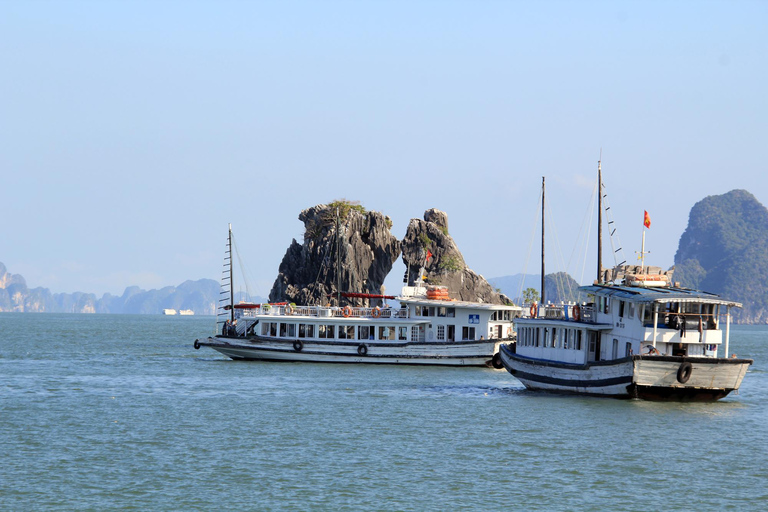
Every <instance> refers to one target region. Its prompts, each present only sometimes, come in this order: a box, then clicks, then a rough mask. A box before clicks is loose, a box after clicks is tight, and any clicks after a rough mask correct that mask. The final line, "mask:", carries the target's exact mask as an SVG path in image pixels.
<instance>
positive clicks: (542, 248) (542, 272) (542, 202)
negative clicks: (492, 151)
mask: <svg viewBox="0 0 768 512" xmlns="http://www.w3.org/2000/svg"><path fill="white" fill-rule="evenodd" d="M544 191H545V186H544V176H542V177H541V305H542V306H544Z"/></svg>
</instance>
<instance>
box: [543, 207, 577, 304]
mask: <svg viewBox="0 0 768 512" xmlns="http://www.w3.org/2000/svg"><path fill="white" fill-rule="evenodd" d="M545 210H546V213H547V222H548V230H547V231H548V232H550V233H552V238H553V242H554V245H555V258H554V259H555V266H558V265H559V266H560V268H564V267H565V259H564V258H563V251H562V247H561V245H560V237H559V236H558V234H557V228H556V226H555V225H556V222H555V221H554V219H555V215H554V213H553V212H552V207H551V205H549V204H548V205H547V206H546V207H545ZM558 256H559V258H560V261H559V262H558ZM565 275H567V268H566V272H553V274H552V276H553V278H554V280H555V286H556V287H557V293H558V295H559V296H560V298H565V297H569V296H570V295H571V294H572V291H571V290H570V288H571V286H570V282H569V283H568V288H569V294H568V295H566V293H565V287H566V285H565Z"/></svg>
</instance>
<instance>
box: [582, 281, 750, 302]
mask: <svg viewBox="0 0 768 512" xmlns="http://www.w3.org/2000/svg"><path fill="white" fill-rule="evenodd" d="M579 290H580V291H582V292H585V293H589V294H594V295H601V296H603V297H618V298H621V299H623V300H627V301H629V302H636V303H643V304H651V303H662V302H696V303H705V304H722V305H726V306H731V307H737V308H740V307H741V303H739V302H734V301H732V300H727V299H723V298H721V297H720V296H718V295H715V294H714V293H710V292H704V291H700V290H691V289H688V288H676V287H648V288H646V287H642V286H626V285H615V284H606V285H600V284H596V285H590V286H582V287H580V288H579Z"/></svg>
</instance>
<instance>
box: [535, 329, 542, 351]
mask: <svg viewBox="0 0 768 512" xmlns="http://www.w3.org/2000/svg"><path fill="white" fill-rule="evenodd" d="M540 330H541V329H534V333H536V334H535V337H536V342H535V343H536V346H537V347H538V346H539V331H540Z"/></svg>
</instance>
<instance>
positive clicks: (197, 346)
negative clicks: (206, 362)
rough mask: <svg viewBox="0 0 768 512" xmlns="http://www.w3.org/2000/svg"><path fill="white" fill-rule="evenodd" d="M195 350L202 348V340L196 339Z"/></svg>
mask: <svg viewBox="0 0 768 512" xmlns="http://www.w3.org/2000/svg"><path fill="white" fill-rule="evenodd" d="M194 347H195V350H200V340H195V345H194Z"/></svg>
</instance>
